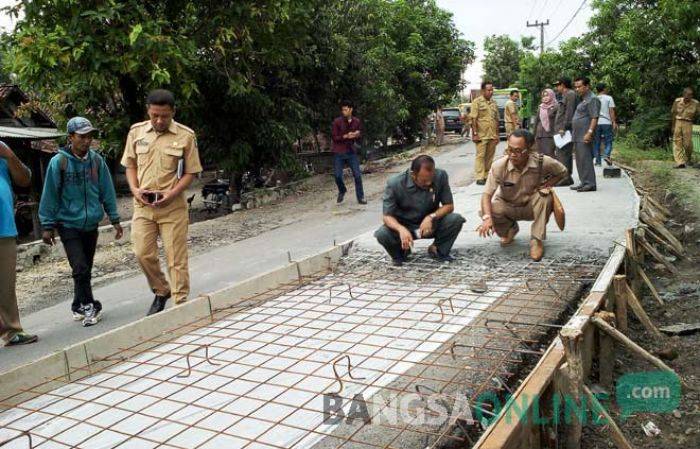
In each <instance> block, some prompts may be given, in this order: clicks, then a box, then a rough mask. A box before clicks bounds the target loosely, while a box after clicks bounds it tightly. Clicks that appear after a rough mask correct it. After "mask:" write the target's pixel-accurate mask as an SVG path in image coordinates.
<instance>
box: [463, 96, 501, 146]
mask: <svg viewBox="0 0 700 449" xmlns="http://www.w3.org/2000/svg"><path fill="white" fill-rule="evenodd" d="M469 118H472V119H476V124H477V126H478V127H479V128H478V130H477V132H478V136H479V138H481V139H482V140H487V139H498V105H497V104H496V102H495V101H493V98H492V99H491V100H487V99H486V98H484V97H483V96H481V97H478V98H477V99H476V100H474V101H473V102H472V110H471V112H469Z"/></svg>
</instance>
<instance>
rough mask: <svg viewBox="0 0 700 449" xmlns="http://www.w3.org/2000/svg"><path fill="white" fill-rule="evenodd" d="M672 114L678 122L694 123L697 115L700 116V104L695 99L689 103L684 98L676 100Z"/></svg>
mask: <svg viewBox="0 0 700 449" xmlns="http://www.w3.org/2000/svg"><path fill="white" fill-rule="evenodd" d="M671 114H672V115H673V118H674V119H676V120H683V121H687V122H692V121H694V120H695V117H696V116H697V115H700V102H699V101H698V100H696V99H695V98H691V99H690V101H688V102H687V103H686V102H684V101H683V98H682V97H681V98H676V100H675V101H674V102H673V107H672V108H671Z"/></svg>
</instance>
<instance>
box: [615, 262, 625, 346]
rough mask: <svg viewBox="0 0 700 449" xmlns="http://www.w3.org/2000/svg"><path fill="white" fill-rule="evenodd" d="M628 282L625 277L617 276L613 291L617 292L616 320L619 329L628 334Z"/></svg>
mask: <svg viewBox="0 0 700 449" xmlns="http://www.w3.org/2000/svg"><path fill="white" fill-rule="evenodd" d="M626 287H627V282H626V279H625V276H623V275H621V274H616V275H615V276H613V289H614V290H615V319H616V320H617V328H618V329H620V331H621V332H624V333H627V289H626Z"/></svg>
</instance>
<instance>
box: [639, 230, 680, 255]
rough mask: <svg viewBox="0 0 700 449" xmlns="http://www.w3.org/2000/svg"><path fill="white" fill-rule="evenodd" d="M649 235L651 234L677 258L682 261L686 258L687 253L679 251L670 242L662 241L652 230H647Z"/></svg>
mask: <svg viewBox="0 0 700 449" xmlns="http://www.w3.org/2000/svg"><path fill="white" fill-rule="evenodd" d="M647 234H649V235H650V236H651V237H652V238H653V239H654V240H656V242H657V243H659V244H660V245H661V246H663V247H664V248H666V249H667V250H668V251H669V252H671V253H673V254H675V255H676V256H678V257H680V258H682V259H685V258H686V256H685V253H682V252H680V251H678V250H677V249H676V248H675V247H674V246H673V245H671V244H670V243H669V242H667V241H666V240H664V239H662V238H661V237H660V236H659V235H658V234H656V233H655V232H653V231H652V230H651V228H649V229H647Z"/></svg>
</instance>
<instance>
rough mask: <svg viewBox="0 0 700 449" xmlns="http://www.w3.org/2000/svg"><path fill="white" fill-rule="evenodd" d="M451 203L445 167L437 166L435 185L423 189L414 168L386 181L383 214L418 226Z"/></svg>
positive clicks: (415, 226)
mask: <svg viewBox="0 0 700 449" xmlns="http://www.w3.org/2000/svg"><path fill="white" fill-rule="evenodd" d="M452 203H453V199H452V190H451V189H450V182H449V179H448V177H447V172H446V171H444V170H441V169H439V168H436V169H435V178H434V179H433V185H432V186H431V187H429V188H427V189H422V188H420V187H418V186H417V185H416V184H415V183H414V182H413V178H412V177H411V170H406V171H405V172H403V173H399V174H398V175H396V176H393V177H392V178H391V179H389V181H388V182H387V184H386V189H385V190H384V199H383V204H382V210H383V214H384V215H390V216H392V217H394V218H396V219H397V220H398V221H399V223H401V224H402V225H404V226H407V227H411V228H417V227H419V226H420V224H421V222H422V221H423V219H424V218H425V217H426V216H428V215H430V214H432V213H433V212H435V211H436V210H438V208H440V206H444V205H445V204H452Z"/></svg>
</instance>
